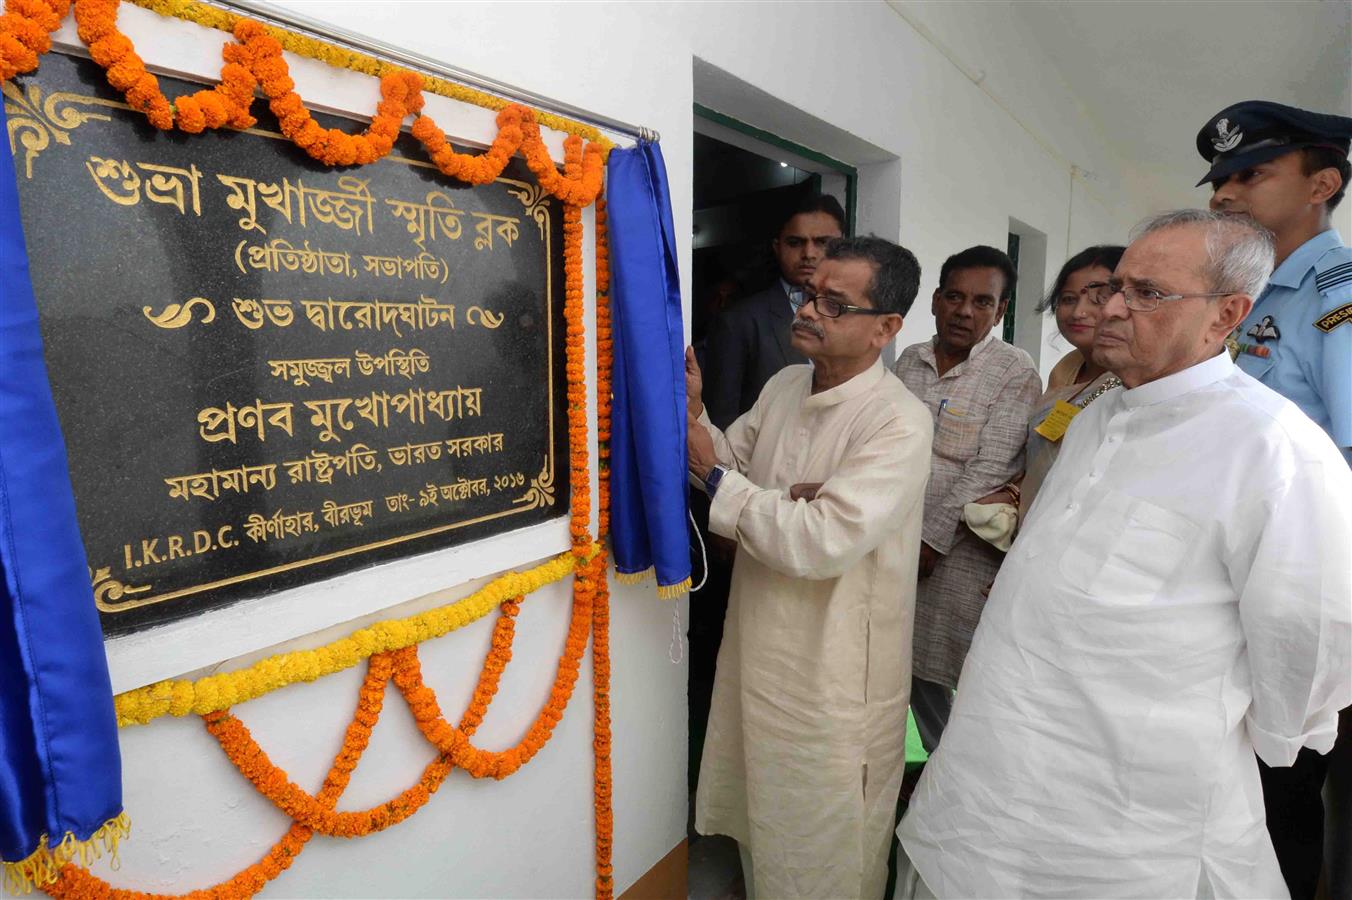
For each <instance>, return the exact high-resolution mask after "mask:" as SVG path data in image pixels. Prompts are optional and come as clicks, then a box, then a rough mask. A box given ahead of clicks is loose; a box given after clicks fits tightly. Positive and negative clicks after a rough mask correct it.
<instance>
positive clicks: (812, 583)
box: [695, 363, 933, 898]
mask: <svg viewBox="0 0 1352 900" xmlns="http://www.w3.org/2000/svg"><path fill="white" fill-rule="evenodd" d="M811 386H812V369H811V368H810V367H808V366H790V367H789V368H786V369H784V370H782V371H781V372H780V373H779V374H777V375H776V376H775V377H774V378H772V379H771V380H770V382H769V383H768V384H766V386H765V390H764V391H763V392H762V393H761V395H760V399H759V400H758V401H757V403H756V405H755V406H754V407H752V409H751V410H750V411H749V412H747V413H746V415H744V416H742V417H741V418H739V419H738V420H737V421H736V422H734V423H733V424H732V426H731V427H730V428H729V429H728V432H727V435H726V436H724V435H722V434H720V433H718V432H716V431H714V442H715V446H716V447H717V449H718V456H719V459H720V461H721V462H723V464H724V465H726V466H728V467H729V468H730V469H732V471H730V472H729V473H728V474H727V475H726V476H725V477H724V478H723V482H722V484H721V485H720V486H719V488H718V491H717V494H716V495H715V497H714V500H713V503H712V504H711V508H710V512H709V529H710V530H711V531H713V532H714V533H716V534H721V535H724V536H725V537H729V538H733V539H735V540H736V541H737V542H738V549H737V561H736V564H735V566H734V567H733V574H732V589H731V592H730V595H729V598H728V614H727V620H726V624H725V626H724V630H723V644H722V647H721V649H720V650H719V654H718V671H717V675H716V677H715V680H714V693H713V703H712V708H711V711H710V713H709V731H708V737H707V739H706V741H705V745H704V759H703V762H702V763H701V765H700V780H699V790H698V794H697V797H696V801H695V810H696V812H695V827H696V829H698V830H699V831H700V832H702V833H704V834H726V835H729V836H731V837H733V838H735V839H736V840H737V841H738V842H739V843H742V844H744V845H748V846H749V847H750V849H751V853H752V858H753V861H754V867H755V880H756V885H755V888H756V892H757V894H758V895H759V896H761V897H775V898H780V897H878V896H880V895H881V894H882V890H883V886H884V882H885V880H886V875H887V851H888V847H889V845H890V842H891V834H892V826H893V821H894V820H893V817H894V816H895V813H896V802H897V794H898V792H899V790H900V786H901V778H902V774H903V769H904V766H905V758H904V757H905V742H906V708H907V703H908V701H909V697H908V692H909V682H910V674H911V671H910V670H911V663H910V656H911V653H910V651H911V625H912V618H913V614H914V608H915V578H916V567H917V563H918V558H919V553H920V529H921V523H922V520H921V504H922V500H923V497H924V492H925V481H926V479H927V478H928V477H929V460H930V441H931V438H932V432H933V426H932V425H931V423H930V415H929V412H928V410H926V409H925V407H924V405H923V404H922V403H921V402H920V401H919V400H917V399H916V398H915V397H914V396H913V395H912V394H911V392H910V391H908V390H907V389H906V387H905V385H903V384H902V383H901V382H900V381H899V380H897V379H896V378H895V377H893V376H892V374H891V373H890V372H888V371H887V370H886V369H885V368H884V367H883V365H882V363H878V364H877V365H875V366H873V367H872V368H871V369H869V370H868V371H866V372H864V373H862V374H860V375H857V376H855V377H854V378H852V379H850V380H849V381H847V382H846V383H845V384H842V385H839V386H838V387H835V388H832V389H831V390H828V391H823V392H822V393H819V394H816V395H813V394H811V393H810V392H811ZM702 421H704V423H705V427H710V426H709V425H708V421H707V417H704V418H703V419H702ZM711 430H712V429H711ZM799 482H823V483H824V484H823V485H822V487H821V489H820V490H819V491H818V492H817V496H816V499H814V500H813V501H811V502H807V501H802V500H799V501H793V500H790V499H789V496H788V495H789V488H790V487H791V486H792V485H793V484H796V483H799ZM696 600H697V601H698V598H696Z"/></svg>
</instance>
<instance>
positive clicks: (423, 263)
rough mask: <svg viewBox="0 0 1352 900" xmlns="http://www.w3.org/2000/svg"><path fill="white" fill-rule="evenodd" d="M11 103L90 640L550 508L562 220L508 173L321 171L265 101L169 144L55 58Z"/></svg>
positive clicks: (475, 534) (423, 167) (414, 159)
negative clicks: (92, 610)
mask: <svg viewBox="0 0 1352 900" xmlns="http://www.w3.org/2000/svg"><path fill="white" fill-rule="evenodd" d="M160 84H161V86H162V88H163V89H164V90H165V92H166V93H167V94H168V95H169V96H170V97H173V96H177V95H178V94H182V93H189V92H191V91H193V90H196V89H198V88H199V87H200V86H199V85H194V84H188V83H186V82H182V81H176V80H174V79H170V78H161V79H160ZM5 104H6V110H7V112H8V116H9V129H10V137H11V140H12V141H14V146H15V166H16V169H17V177H18V183H19V194H20V199H21V205H22V211H23V224H24V231H25V235H26V238H27V242H28V255H29V259H30V264H31V270H32V277H33V287H34V289H35V291H36V293H37V300H38V311H39V315H40V319H41V326H42V334H43V339H44V342H45V349H46V358H47V367H48V372H49V373H50V378H51V382H52V390H53V393H54V394H55V397H56V406H57V411H58V413H59V415H60V419H61V425H62V429H63V431H64V433H65V439H66V450H67V454H68V457H69V462H70V473H71V482H72V484H73V486H74V489H75V500H76V506H77V508H78V513H79V519H80V527H81V530H82V532H83V535H84V543H85V549H86V551H87V553H88V556H89V564H90V566H91V567H92V572H91V578H92V579H93V580H94V590H95V597H96V602H97V603H98V607H99V611H100V614H101V616H102V621H103V626H104V631H105V633H107V634H110V635H111V634H118V633H125V632H129V631H136V630H140V629H144V628H147V627H150V626H153V625H157V624H161V623H163V622H167V621H170V620H173V619H178V618H182V617H184V616H190V615H194V614H197V613H200V612H202V611H204V610H207V609H210V608H212V607H217V606H222V605H225V604H229V603H231V602H234V601H237V600H240V599H242V598H246V597H253V596H258V595H261V594H266V593H269V592H273V591H276V590H279V589H281V588H287V587H293V586H296V585H299V584H304V583H308V582H313V581H317V580H320V579H324V578H328V577H330V576H333V575H335V574H337V573H340V572H344V571H348V570H351V569H356V568H360V567H365V566H370V565H372V564H373V563H376V562H380V561H384V560H389V559H393V558H396V557H402V556H408V555H411V554H416V553H424V552H427V551H430V550H435V549H438V548H443V547H449V546H453V545H458V544H463V543H466V542H470V541H474V540H476V539H480V538H483V537H485V536H488V535H492V534H497V533H499V532H504V531H509V530H512V529H517V528H521V527H523V526H526V525H531V524H534V523H537V522H541V521H543V520H546V519H550V518H554V517H558V516H560V515H564V514H566V511H567V506H568V504H567V497H568V481H567V477H568V467H567V447H566V442H567V423H566V420H565V413H566V410H565V406H564V396H565V390H564V389H565V385H564V365H563V363H564V358H563V346H564V345H563V338H564V328H563V266H562V257H563V254H562V208H561V206H560V205H559V203H558V201H556V200H554V199H553V198H551V197H549V196H547V195H545V194H544V193H543V192H542V191H541V190H540V188H539V186H538V185H537V184H536V181H535V178H534V176H532V175H531V174H530V172H529V170H528V169H527V168H526V166H525V164H524V162H522V161H521V160H519V159H517V160H513V161H512V164H511V165H510V166H508V168H507V170H506V171H505V172H504V173H503V176H502V177H501V178H500V179H498V181H497V182H496V183H494V184H491V185H486V186H482V187H473V188H471V187H469V186H466V185H463V184H460V183H458V182H454V181H452V180H450V179H448V178H446V177H445V176H443V175H441V173H439V172H438V171H437V170H436V169H435V168H433V167H432V166H431V164H430V163H428V162H427V161H426V156H425V155H424V154H423V153H422V152H421V150H420V148H419V147H418V146H417V145H416V143H415V142H414V141H412V139H411V138H409V137H408V136H407V135H405V136H404V137H403V138H401V139H400V141H399V143H398V144H397V145H396V148H395V150H394V153H393V154H391V156H390V157H388V158H386V159H385V160H382V161H380V162H378V163H376V164H374V165H369V166H364V167H359V168H357V167H354V168H348V169H330V168H327V167H325V166H322V165H320V164H318V163H316V162H314V161H312V160H310V159H309V158H308V157H307V156H306V155H305V154H304V153H302V152H301V151H300V150H298V149H297V148H295V147H294V146H292V144H291V143H290V142H289V141H287V140H286V139H285V138H283V137H282V136H281V135H280V134H278V132H277V123H276V120H275V119H273V118H272V117H271V116H270V115H269V114H268V112H267V109H266V104H265V103H264V102H263V101H261V100H260V101H258V102H257V103H256V104H255V106H254V110H253V112H254V114H255V115H257V116H258V118H259V121H258V124H257V126H256V127H255V128H253V129H250V130H248V131H246V132H233V131H220V132H213V133H206V134H200V135H184V134H165V133H161V132H158V131H156V130H155V129H153V128H151V127H150V126H149V125H148V124H146V122H145V120H144V118H143V117H142V116H141V115H139V114H136V113H134V112H132V111H131V110H129V109H128V108H127V107H126V105H125V104H124V103H122V98H121V97H120V96H118V95H117V94H116V93H115V92H113V91H112V90H111V89H110V88H108V86H107V84H106V82H105V80H104V74H103V72H102V70H100V69H99V68H97V67H96V66H95V65H94V64H93V63H92V62H89V61H88V60H85V59H82V58H77V57H72V56H66V55H62V54H58V53H51V54H48V55H47V56H45V57H44V58H43V61H42V66H41V69H40V70H39V71H38V72H37V73H36V74H35V75H32V76H28V77H25V78H20V79H17V80H16V81H15V82H14V84H13V85H12V86H7V87H6V97H5ZM319 118H320V120H321V124H324V125H326V126H333V125H336V126H338V127H342V128H344V129H345V130H348V131H350V132H356V131H359V130H360V129H361V128H362V127H363V125H362V124H361V123H360V122H354V121H350V120H344V119H340V118H337V117H329V116H320V117H319ZM392 598H393V595H392Z"/></svg>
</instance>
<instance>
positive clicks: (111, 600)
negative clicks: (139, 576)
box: [89, 566, 151, 612]
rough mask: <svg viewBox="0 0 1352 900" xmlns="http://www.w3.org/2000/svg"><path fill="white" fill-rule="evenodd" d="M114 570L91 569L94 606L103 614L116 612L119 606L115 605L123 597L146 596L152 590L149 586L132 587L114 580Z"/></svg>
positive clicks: (90, 577)
mask: <svg viewBox="0 0 1352 900" xmlns="http://www.w3.org/2000/svg"><path fill="white" fill-rule="evenodd" d="M111 572H112V570H111V568H110V567H108V566H104V567H103V568H100V569H97V570H95V569H89V581H90V584H91V585H92V586H93V588H94V605H95V606H96V607H98V608H99V609H100V610H102V611H103V612H114V611H116V609H117V606H116V605H114V604H116V603H117V601H118V600H121V599H122V598H123V597H130V596H132V595H133V594H144V593H145V592H146V591H148V590H150V588H151V586H150V585H148V584H143V585H139V586H137V587H132V586H131V585H127V584H123V583H122V582H120V581H118V580H117V579H116V578H114V577H113V576H112V574H111Z"/></svg>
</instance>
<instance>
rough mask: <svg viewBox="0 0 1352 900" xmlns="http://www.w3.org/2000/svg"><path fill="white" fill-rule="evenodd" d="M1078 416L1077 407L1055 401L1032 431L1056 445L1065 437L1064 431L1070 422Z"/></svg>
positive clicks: (1078, 409) (1061, 401) (1062, 401)
mask: <svg viewBox="0 0 1352 900" xmlns="http://www.w3.org/2000/svg"><path fill="white" fill-rule="evenodd" d="M1079 414H1080V408H1079V407H1078V406H1076V405H1074V404H1073V403H1067V402H1066V401H1064V400H1057V401H1056V405H1055V406H1053V407H1052V409H1051V412H1049V413H1047V418H1045V419H1043V420H1042V422H1041V424H1039V425H1038V426H1037V427H1036V428H1034V429H1033V430H1034V431H1036V432H1037V433H1038V434H1040V435H1042V436H1043V437H1045V438H1046V439H1047V440H1049V441H1051V442H1052V443H1056V442H1057V441H1059V440H1061V438H1063V437H1065V434H1066V429H1067V428H1069V427H1070V420H1071V419H1073V418H1075V417H1076V416H1078V415H1079Z"/></svg>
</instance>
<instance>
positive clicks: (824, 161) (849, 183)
mask: <svg viewBox="0 0 1352 900" xmlns="http://www.w3.org/2000/svg"><path fill="white" fill-rule="evenodd" d="M695 115H697V116H699V117H700V118H701V119H707V120H708V121H710V122H714V123H716V124H718V125H722V126H724V127H725V128H731V129H732V130H733V131H736V132H738V133H740V134H744V135H746V136H747V137H752V138H755V139H756V140H758V141H761V142H763V143H766V144H769V145H770V146H771V147H777V148H779V149H780V150H787V151H789V152H790V153H792V154H794V155H796V156H801V157H802V158H803V159H806V160H810V161H811V162H814V163H817V164H818V165H821V166H825V167H826V168H828V169H831V170H832V171H834V172H839V173H840V174H842V175H844V176H845V233H846V234H854V220H855V206H856V204H857V203H858V199H859V184H858V182H859V170H858V169H856V168H855V167H854V166H852V165H849V164H848V163H843V162H841V161H840V160H838V159H835V158H833V157H830V156H827V155H826V154H825V153H819V152H817V151H816V150H813V149H812V148H810V147H804V146H803V145H802V144H795V143H794V142H793V141H790V140H787V139H785V138H782V137H780V136H779V135H777V134H774V133H773V132H770V131H765V130H764V129H762V128H757V127H756V126H755V125H748V124H747V123H745V122H743V121H742V120H740V119H734V118H733V117H732V116H729V115H726V114H725V113H721V112H719V111H718V110H716V109H710V108H709V107H707V106H704V105H703V104H700V103H696V104H695Z"/></svg>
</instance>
